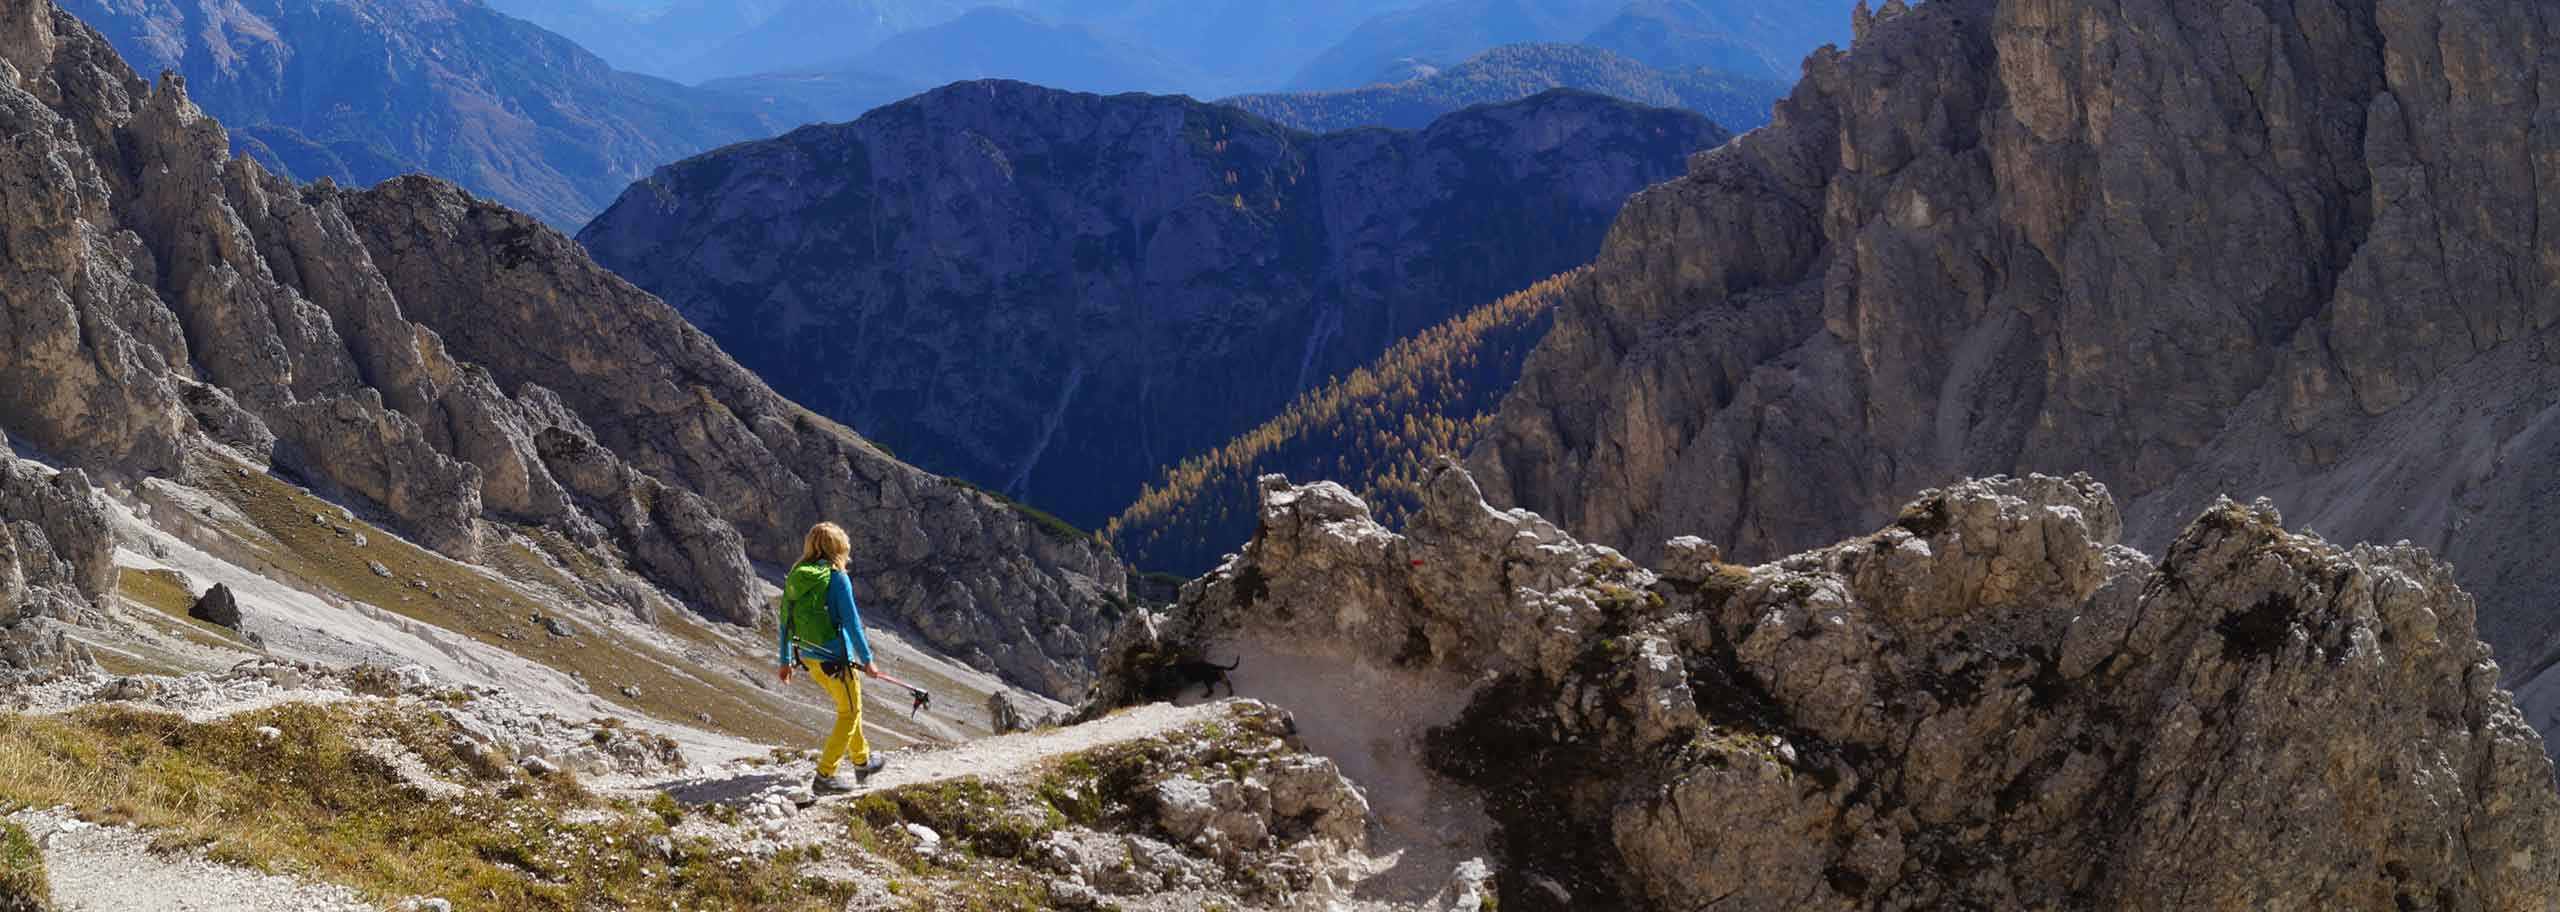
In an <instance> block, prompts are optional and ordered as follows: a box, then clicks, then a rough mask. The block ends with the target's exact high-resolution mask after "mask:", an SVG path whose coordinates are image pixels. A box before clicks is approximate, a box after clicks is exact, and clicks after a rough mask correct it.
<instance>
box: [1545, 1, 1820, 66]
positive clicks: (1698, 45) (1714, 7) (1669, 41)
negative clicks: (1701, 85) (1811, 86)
mask: <svg viewBox="0 0 2560 912" xmlns="http://www.w3.org/2000/svg"><path fill="white" fill-rule="evenodd" d="M1854 7H1855V4H1854V3H1841V2H1836V0H1834V2H1806V3H1753V2H1749V0H1632V2H1629V3H1628V4H1627V5H1626V8H1625V9H1623V10H1621V11H1620V12H1619V13H1618V15H1616V16H1614V17H1611V18H1610V20H1609V21H1608V22H1605V23H1602V24H1601V26H1600V27H1599V28H1597V29H1594V30H1592V32H1591V34H1590V36H1588V37H1586V38H1585V39H1583V43H1585V44H1590V45H1594V46H1598V47H1604V48H1608V49H1610V50H1612V51H1616V52H1618V53H1620V54H1624V55H1626V56H1629V57H1633V58H1635V59H1637V60H1641V61H1644V62H1645V63H1648V64H1652V65H1654V66H1657V67H1666V68H1675V69H1676V68H1685V67H1708V68H1711V69H1717V70H1723V71H1726V72H1732V73H1750V72H1755V71H1759V72H1764V73H1766V74H1767V75H1768V76H1770V77H1771V78H1776V79H1782V80H1785V81H1786V82H1787V83H1788V84H1790V85H1792V84H1794V82H1795V80H1796V77H1797V76H1798V75H1799V74H1800V73H1801V72H1802V69H1803V66H1804V55H1805V54H1806V53H1807V52H1809V51H1811V50H1813V49H1814V48H1817V47H1821V46H1823V45H1825V44H1836V45H1839V46H1841V47H1847V46H1848V45H1849V12H1850V10H1851V9H1853V8H1854Z"/></svg>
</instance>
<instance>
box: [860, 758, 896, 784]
mask: <svg viewBox="0 0 2560 912" xmlns="http://www.w3.org/2000/svg"><path fill="white" fill-rule="evenodd" d="M888 767H889V758H887V757H883V756H880V755H879V754H872V755H871V759H869V760H865V761H863V762H862V765H861V766H857V767H854V768H853V780H854V781H855V782H869V781H871V774H873V773H877V772H879V771H881V770H884V769H887V768H888Z"/></svg>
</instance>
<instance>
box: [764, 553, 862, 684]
mask: <svg viewBox="0 0 2560 912" xmlns="http://www.w3.org/2000/svg"><path fill="white" fill-rule="evenodd" d="M794 572H795V574H796V573H797V570H796V569H795V571H794ZM787 592H788V587H786V593H787ZM786 597H787V596H786ZM827 615H828V616H829V617H831V618H833V619H834V620H835V622H836V639H835V642H832V643H816V644H807V645H798V644H794V643H792V642H791V625H790V624H789V623H784V624H782V625H781V627H782V632H781V633H780V634H778V640H779V642H778V644H777V646H776V652H777V657H776V659H775V661H774V665H775V666H777V667H787V666H790V665H793V664H796V662H795V660H796V659H802V658H807V659H816V660H818V661H821V662H843V661H847V660H848V659H849V660H851V661H854V662H859V663H861V664H864V665H869V664H871V641H870V639H868V638H866V637H864V636H863V635H862V609H861V608H858V607H856V606H855V605H854V603H853V578H852V577H849V576H846V575H845V573H844V571H842V570H833V569H830V570H829V571H828V579H827Z"/></svg>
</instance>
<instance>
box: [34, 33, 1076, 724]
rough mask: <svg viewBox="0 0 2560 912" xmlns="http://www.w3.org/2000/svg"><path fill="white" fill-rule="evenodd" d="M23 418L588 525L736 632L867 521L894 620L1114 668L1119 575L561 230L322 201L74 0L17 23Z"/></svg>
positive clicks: (427, 502)
mask: <svg viewBox="0 0 2560 912" xmlns="http://www.w3.org/2000/svg"><path fill="white" fill-rule="evenodd" d="M0 63H5V64H6V66H5V68H0V128H5V129H6V130H7V132H9V133H10V134H11V135H13V136H17V137H20V140H19V141H18V142H16V143H15V144H13V145H11V146H10V147H9V149H7V150H5V151H0V156H5V158H6V163H5V164H4V165H0V207H5V208H0V241H5V243H6V248H7V249H8V250H9V251H11V256H10V257H9V258H8V262H7V263H6V264H5V266H0V289H5V295H4V296H0V300H5V302H6V305H7V306H6V308H5V309H0V344H5V345H6V346H7V350H8V351H11V352H15V353H17V354H15V355H14V356H12V357H10V358H7V359H0V386H5V387H6V388H10V389H15V390H25V391H32V393H33V394H32V395H13V396H9V397H6V398H5V399H4V400H0V427H5V428H6V429H7V430H8V431H9V432H10V433H11V434H13V435H16V436H18V437H19V438H20V439H22V440H25V441H27V442H28V443H30V444H31V445H32V446H33V447H35V448H37V449H39V450H42V451H44V452H46V453H47V454H49V455H51V456H53V457H57V458H60V459H62V460H64V461H65V462H66V463H68V464H70V465H76V466H82V467H85V468H87V469H89V470H90V471H91V472H92V473H95V474H99V475H104V476H109V477H114V478H128V479H130V478H138V477H142V476H154V475H159V476H184V475H186V474H187V473H189V472H190V471H198V470H200V469H201V463H202V460H199V459H196V458H194V455H193V454H197V453H201V452H204V449H205V447H206V445H208V444H213V443H218V444H221V445H223V446H226V447H228V448H229V449H230V450H231V451H233V453H235V454H236V455H238V456H240V457H243V458H247V459H249V460H252V461H255V462H264V463H271V464H272V465H273V466H274V467H275V468H276V469H278V470H280V471H283V472H287V473H290V474H293V475H295V476H297V477H299V478H300V479H302V480H303V481H305V482H307V483H308V484H309V485H310V486H312V487H313V488H315V489H317V490H322V491H325V492H331V493H334V494H335V495H337V496H339V497H342V498H345V499H347V500H350V501H354V502H357V503H359V504H362V505H366V506H369V507H371V508H373V509H378V510H379V511H380V512H381V513H383V514H385V515H386V516H387V517H388V519H389V521H390V522H391V523H393V524H394V525H396V526H398V527H399V528H401V529H403V530H405V531H406V532H408V533H409V534H411V535H413V536H414V537H416V538H417V539H418V540H419V541H420V542H421V543H422V544H425V545H428V546H430V547H433V548H435V549H436V550H439V551H442V552H444V553H446V554H450V555H454V556H457V557H462V558H465V559H470V558H472V557H474V556H475V553H476V551H477V549H478V547H479V545H480V541H481V530H482V523H484V522H488V521H496V522H504V523H512V524H531V525H540V526H548V527H551V528H554V529H557V530H559V531H560V532H561V534H562V535H563V536H564V537H565V538H566V539H567V540H569V541H570V542H571V543H573V544H574V545H576V546H578V547H581V548H583V549H586V550H588V551H590V552H593V553H594V554H595V555H597V556H599V557H600V558H603V559H604V561H603V562H604V563H605V565H606V566H607V567H608V571H609V572H610V568H611V567H613V566H622V565H627V566H628V568H629V569H630V570H632V571H635V572H637V573H638V574H640V575H643V576H645V577H647V578H648V579H650V580H651V581H654V582H655V583H657V584H658V585H660V586H662V587H664V588H665V589H667V590H669V591H671V592H672V593H674V594H676V595H678V596H680V597H682V598H684V599H685V600H687V601H689V602H691V603H692V604H694V605H695V606H697V607H699V608H700V609H702V610H703V611H704V612H705V613H707V614H710V615H713V616H716V617H722V618H727V619H730V620H734V621H741V622H751V621H754V620H757V619H760V618H762V617H763V616H764V615H765V614H766V613H767V612H769V610H770V608H769V606H768V605H767V604H766V603H765V602H764V601H763V600H762V599H761V598H760V597H759V596H758V595H757V592H758V585H759V584H758V583H757V582H756V580H755V575H754V571H753V568H752V567H751V565H750V557H751V556H752V557H754V558H757V559H763V560H772V561H780V560H787V559H789V558H791V557H793V556H795V555H796V554H797V534H798V532H799V531H801V530H803V529H805V528H806V526H807V524H808V523H810V522H812V521H814V520H816V519H818V518H821V517H825V518H832V519H835V520H837V521H839V522H842V523H844V524H845V525H846V526H847V527H848V528H849V529H851V530H853V532H854V534H855V537H856V543H857V546H858V547H860V548H862V549H863V551H862V555H863V563H862V565H861V567H860V568H859V570H860V576H859V577H858V578H859V581H860V585H862V586H863V587H864V595H865V597H866V598H867V599H870V600H872V601H871V604H873V605H876V606H878V608H879V609H880V616H881V617H883V618H884V619H888V620H891V621H905V622H907V623H909V624H910V625H911V626H913V627H914V628H916V629H917V630H918V632H920V633H922V634H923V636H924V639H925V640H927V641H928V642H929V643H930V644H931V645H933V646H936V647H938V648H941V649H944V650H946V651H948V652H951V653H954V654H957V655H961V656H963V657H970V658H974V659H976V660H978V661H980V662H982V663H984V664H987V665H990V666H992V667H996V668H1000V669H1002V670H1003V671H1004V672H1005V673H1007V674H1008V675H1011V676H1014V677H1015V678H1017V679H1018V680H1021V681H1022V682H1023V683H1025V684H1027V685H1029V686H1033V687H1035V688H1039V689H1041V690H1043V691H1045V692H1048V693H1053V694H1062V693H1070V692H1072V691H1074V690H1075V689H1076V687H1077V685H1078V684H1079V682H1080V681H1081V680H1082V679H1083V678H1084V676H1085V675H1086V674H1087V672H1086V670H1085V669H1086V662H1087V659H1088V653H1089V648H1088V645H1087V641H1088V640H1089V639H1090V638H1092V637H1094V636H1097V635H1099V634H1100V633H1101V632H1102V631H1101V628H1102V626H1103V623H1104V622H1103V621H1102V620H1101V617H1100V614H1099V611H1100V609H1101V607H1102V604H1103V599H1102V594H1103V593H1104V592H1116V591H1118V590H1119V589H1120V588H1121V586H1122V583H1121V580H1120V576H1121V573H1120V570H1119V569H1118V567H1117V566H1116V562H1114V561H1112V560H1111V559H1110V558H1109V557H1108V555H1107V553H1106V552H1104V551H1103V550H1102V549H1100V548H1099V547H1097V546H1094V545H1092V544H1090V543H1084V542H1067V543H1059V542H1050V541H1044V540H1042V539H1041V538H1040V536H1039V534H1038V533H1037V532H1035V531H1033V530H1032V527H1031V526H1030V524H1029V523H1028V522H1026V521H1024V520H1023V519H1021V518H1020V517H1018V516H1016V515H1014V514H1013V513H1012V512H1011V511H1009V510H1006V509H1005V508H1003V507H1002V506H1000V505H998V504H995V503H993V502H991V501H989V500H986V499H984V498H982V497H979V496H977V495H975V494H973V493H970V492H966V491H960V490H953V489H950V488H948V487H947V486H944V485H942V484H940V483H939V482H938V481H936V480H935V479H933V478H932V477H931V476H927V475H924V474H923V473H920V472H917V471H916V470H914V469H912V468H910V467H907V466H904V465H901V464H899V463H897V462H895V461H893V460H891V459H889V458H887V457H885V456H883V455H881V454H880V453H878V452H877V451H876V450H874V449H872V448H870V447H869V446H868V445H867V444H864V443H863V442H862V441H861V440H860V439H859V438H857V437H855V436H854V435H853V434H852V433H851V432H849V431H846V430H845V429H843V428H841V427H839V426H837V425H834V424H832V423H829V422H826V421H824V420H823V419H820V418H817V417H816V416H814V415H810V414H809V413H807V412H805V411H802V410H800V409H799V408H797V407H796V406H793V405H791V404H790V403H788V402H786V401H784V400H783V399H781V398H780V397H779V396H776V395H774V393H773V392H772V391H771V390H770V389H767V388H766V387H764V386H763V385H762V384H761V383H759V382H757V381H756V379H755V378H754V377H753V375H751V374H748V373H747V372H746V371H745V370H744V369H742V368H740V367H738V366H737V364H736V363H734V362H732V361H730V360H729V359H728V358H727V356H725V355H723V354H721V352H720V351H719V349H718V348H717V346H715V345H713V344H712V343H711V341H710V340H709V339H707V338H705V337H703V336H702V335H701V334H700V333H699V332H696V331H694V330H693V329H692V328H691V327H689V326H687V325H685V324H684V322H683V321H682V319H681V318H679V317H678V316H677V315H676V314H675V313H674V312H673V311H671V310H669V309H667V308H666V306H665V305H664V304H662V303H660V302H658V301H657V300H655V299H653V298H650V297H649V296H648V295H646V294H644V293H642V292H640V291H638V290H636V289H633V288H631V287H630V286H629V285H627V284H624V283H621V282H620V281H618V280H616V279H614V278H613V277H612V276H611V275H610V274H608V273H606V272H605V271H603V270H602V269H600V268H598V267H596V266H595V264H594V263H592V262H590V261H588V260H587V259H586V258H585V257H584V256H583V254H582V253H581V252H580V251H579V250H578V249H577V248H576V246H575V245H574V244H572V243H570V242H569V241H568V239H566V238H564V237H562V236H560V235H559V234H557V233H555V232H552V231H550V230H549V229H547V228H544V227H542V226H541V225H540V224H539V223H538V222H536V221H534V220H533V219H532V218H530V217H528V216H523V215H519V214H516V213H512V212H509V211H507V210H504V209H501V208H499V207H497V206H494V205H490V204H487V203H482V202H478V201H476V200H472V199H471V198H470V197H468V196H467V195H465V194H463V193H462V192H461V191H459V190H457V189H455V188H453V187H451V186H450V185H446V184H443V183H440V182H437V181H434V180H430V179H426V178H406V179H402V180H399V181H394V182H391V183H389V184H386V185H384V186H382V187H379V188H376V189H374V190H371V191H364V192H351V191H346V190H342V189H339V188H336V187H333V186H330V185H328V184H327V183H326V182H323V183H322V184H319V185H315V186H313V187H309V188H298V187H295V186H293V185H291V184H288V183H286V182H284V181H282V180H279V179H277V178H275V177H273V176H270V175H268V174H267V173H265V172H264V171H263V170H262V169H260V168H259V167H258V166H257V165H255V164H254V163H252V162H250V161H249V160H247V159H243V158H234V157H232V156H230V155H229V154H228V152H227V149H228V143H227V141H226V139H225V136H224V133H223V130H222V128H221V127H220V126H219V125H218V124H216V123H215V122H214V121H213V120H212V119H210V118H208V117H206V116H204V115H203V113H202V112H200V111H198V110H197V109H196V107H195V106H194V105H193V104H192V103H190V102H189V101H188V100H187V96H186V92H185V81H184V80H183V79H182V78H178V77H174V76H172V77H164V79H163V80H162V83H161V85H160V86H159V87H158V89H157V90H156V91H154V90H148V89H146V88H145V86H144V85H143V83H142V82H141V81H140V80H138V79H136V78H134V76H133V75H132V73H131V71H129V70H127V69H125V68H124V66H123V64H122V63H120V62H119V61H117V60H116V58H115V56H114V54H113V52H112V51H110V50H109V49H108V48H107V45H106V44H105V42H103V41H102V40H101V39H99V38H98V36H97V35H96V33H94V32H92V31H90V30H89V29H88V28H87V27H86V26H84V25H82V24H81V23H80V22H79V21H78V20H77V19H75V18H73V17H71V16H70V15H68V14H66V13H63V12H61V11H60V10H57V9H55V8H53V7H52V6H51V5H50V4H47V3H44V2H40V0H9V2H7V3H5V4H0Z"/></svg>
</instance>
